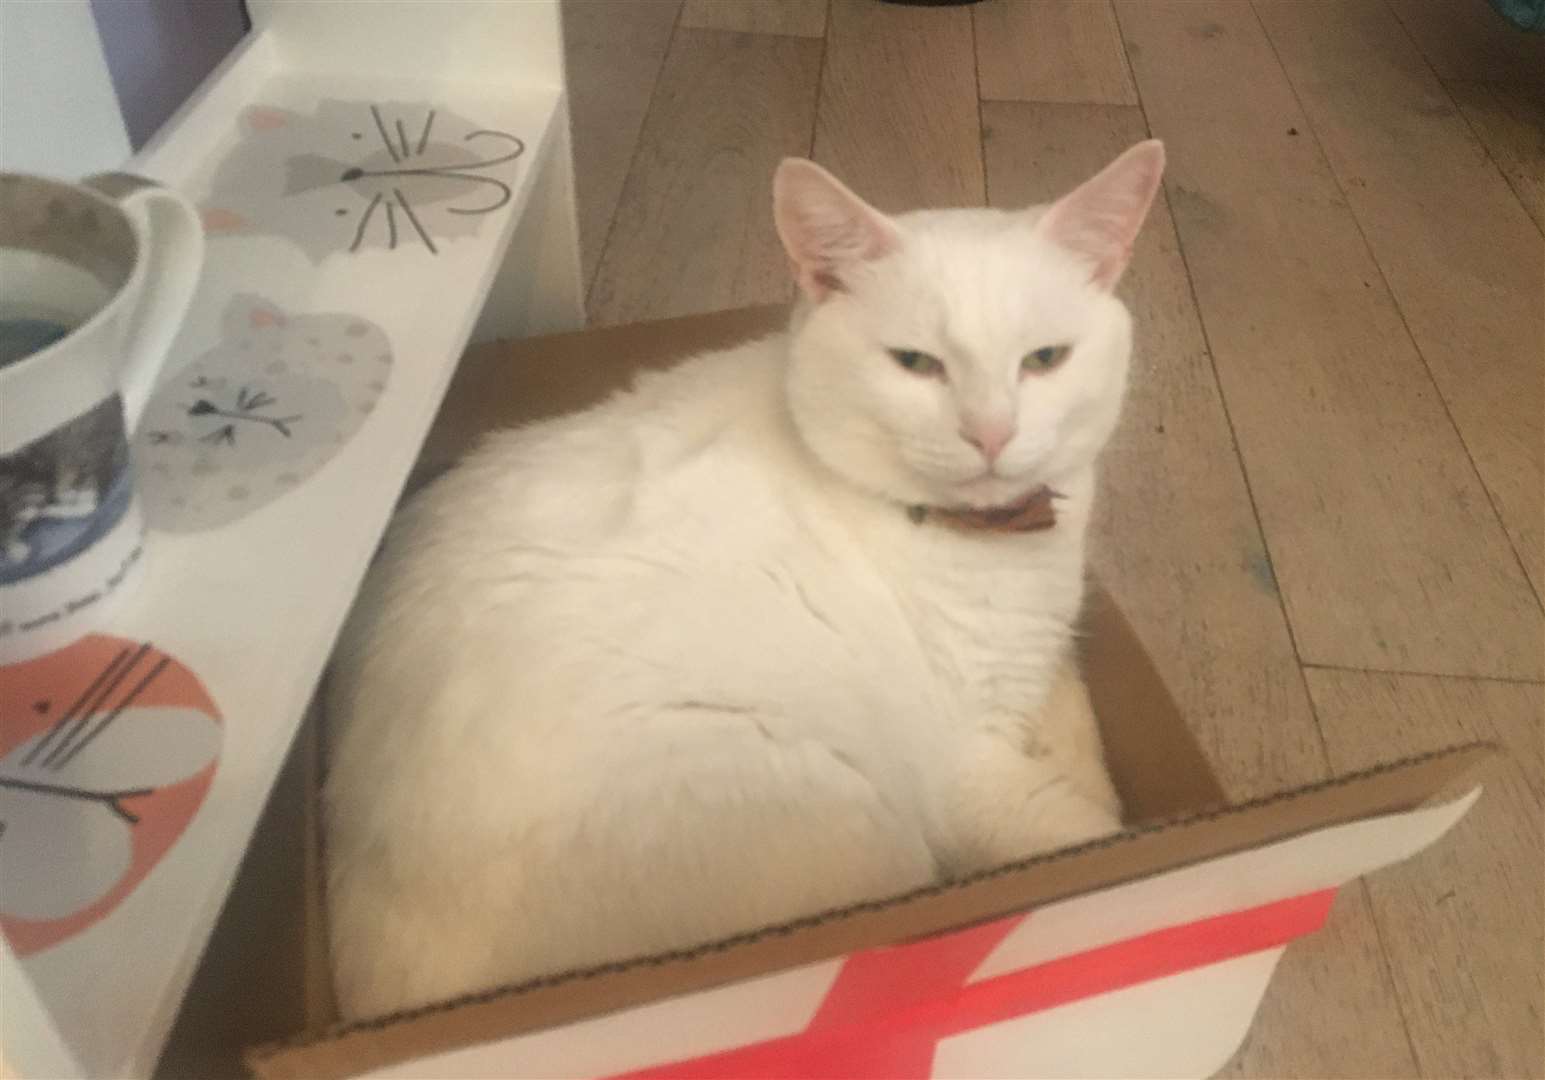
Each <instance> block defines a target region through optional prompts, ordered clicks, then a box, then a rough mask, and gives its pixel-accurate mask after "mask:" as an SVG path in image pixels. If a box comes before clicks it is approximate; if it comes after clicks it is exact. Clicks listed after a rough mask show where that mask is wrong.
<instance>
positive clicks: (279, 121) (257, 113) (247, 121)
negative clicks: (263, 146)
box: [241, 105, 299, 132]
mask: <svg viewBox="0 0 1545 1080" xmlns="http://www.w3.org/2000/svg"><path fill="white" fill-rule="evenodd" d="M297 115H299V114H298V113H293V112H291V111H290V110H289V109H279V108H275V107H274V106H272V105H251V106H248V107H247V108H246V109H243V110H242V114H241V127H242V131H243V132H254V131H277V130H278V129H279V128H282V127H284V126H285V125H286V124H288V123H289V122H290V121H291V120H293V119H294V118H295V117H296V116H297Z"/></svg>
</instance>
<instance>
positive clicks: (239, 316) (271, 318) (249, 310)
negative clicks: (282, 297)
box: [225, 293, 289, 338]
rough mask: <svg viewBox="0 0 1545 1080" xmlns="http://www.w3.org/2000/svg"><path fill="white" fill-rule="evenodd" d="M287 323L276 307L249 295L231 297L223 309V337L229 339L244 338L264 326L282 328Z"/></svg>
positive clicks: (283, 314)
mask: <svg viewBox="0 0 1545 1080" xmlns="http://www.w3.org/2000/svg"><path fill="white" fill-rule="evenodd" d="M288 322H289V317H288V316H286V315H285V313H284V312H283V311H281V310H280V309H279V308H278V307H277V306H276V305H274V304H271V303H269V302H268V301H267V300H264V299H263V298H262V297H261V296H254V295H252V294H251V293H240V294H238V295H236V296H233V297H232V298H231V302H230V303H229V304H227V305H226V308H225V336H226V337H230V338H244V337H246V336H247V335H248V334H250V333H251V332H252V331H254V330H260V329H262V328H263V327H265V326H284V325H285V324H286V323H288Z"/></svg>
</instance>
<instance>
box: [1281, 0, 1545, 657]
mask: <svg viewBox="0 0 1545 1080" xmlns="http://www.w3.org/2000/svg"><path fill="white" fill-rule="evenodd" d="M1256 9H1257V11H1259V12H1260V16H1261V19H1262V21H1263V22H1264V24H1265V26H1266V31H1267V34H1268V36H1269V37H1270V38H1271V40H1272V44H1273V45H1274V46H1275V47H1276V50H1277V55H1278V56H1279V57H1281V59H1282V63H1283V65H1284V67H1285V69H1286V71H1287V74H1288V78H1289V79H1290V80H1291V81H1292V83H1293V86H1294V89H1295V90H1296V91H1297V93H1298V97H1299V100H1300V101H1301V102H1302V103H1303V106H1304V109H1305V111H1306V112H1307V113H1308V114H1309V119H1310V122H1311V123H1312V124H1313V125H1314V132H1315V135H1316V136H1317V137H1318V139H1319V141H1320V143H1321V144H1322V145H1323V146H1324V148H1325V152H1326V155H1327V157H1328V159H1329V161H1330V166H1331V169H1332V171H1333V172H1334V173H1335V174H1336V177H1337V179H1338V181H1339V182H1340V185H1341V189H1342V190H1343V191H1344V192H1345V193H1346V198H1347V201H1348V202H1349V203H1350V204H1351V206H1352V210H1353V212H1354V213H1355V214H1356V216H1357V219H1358V222H1359V224H1360V225H1361V227H1362V230H1363V234H1364V235H1365V236H1366V237H1367V240H1368V245H1369V247H1370V248H1371V250H1372V252H1373V255H1374V258H1375V259H1376V260H1377V262H1378V264H1379V266H1380V268H1381V269H1382V270H1383V272H1384V277H1385V279H1386V280H1387V281H1388V283H1389V287H1390V291H1391V292H1392V293H1393V295H1394V297H1395V301H1396V303H1398V304H1399V305H1400V310H1401V313H1402V314H1403V315H1404V317H1405V321H1406V325H1407V326H1408V327H1409V328H1410V331H1411V336H1412V338H1413V339H1414V340H1415V342H1416V345H1417V348H1418V349H1420V350H1421V354H1422V356H1423V358H1424V359H1425V360H1426V362H1427V367H1428V369H1429V370H1430V371H1431V372H1432V377H1433V379H1434V380H1435V381H1436V383H1437V385H1438V390H1439V392H1440V393H1442V395H1443V398H1444V400H1445V402H1446V403H1447V405H1448V408H1449V411H1450V413H1452V415H1453V418H1454V423H1455V424H1456V425H1457V427H1458V429H1459V434H1460V436H1461V437H1462V438H1463V439H1464V443H1465V447H1466V449H1467V450H1468V451H1469V453H1470V456H1471V458H1472V459H1473V460H1474V462H1475V467H1476V469H1477V471H1478V472H1479V474H1480V477H1481V481H1482V482H1483V483H1484V484H1485V485H1486V489H1487V491H1488V492H1489V493H1490V495H1491V498H1492V501H1493V503H1494V504H1495V505H1496V508H1497V512H1498V513H1499V514H1500V515H1501V518H1502V524H1503V525H1504V527H1505V528H1506V529H1507V532H1508V535H1509V536H1510V537H1511V539H1512V541H1513V548H1514V550H1515V551H1516V552H1517V553H1518V555H1519V557H1520V558H1521V559H1522V560H1523V563H1524V566H1525V569H1526V570H1527V571H1528V573H1529V576H1530V577H1531V578H1532V579H1533V581H1534V585H1535V588H1536V590H1537V595H1542V596H1545V378H1542V375H1545V367H1542V365H1545V304H1542V303H1541V297H1542V296H1545V258H1542V257H1541V256H1542V245H1541V242H1540V234H1539V232H1538V231H1537V230H1536V229H1535V228H1534V226H1533V223H1532V222H1531V221H1530V219H1529V216H1528V214H1527V213H1526V212H1525V211H1524V209H1523V207H1522V206H1521V205H1520V203H1519V201H1518V198H1517V196H1516V195H1514V194H1513V192H1512V189H1511V188H1509V187H1508V185H1507V182H1506V181H1505V180H1504V179H1503V178H1502V176H1501V175H1500V173H1498V171H1497V169H1496V166H1495V165H1494V164H1493V162H1492V161H1491V159H1490V158H1489V157H1488V155H1487V154H1486V152H1485V150H1484V148H1483V147H1482V146H1481V145H1480V144H1479V143H1478V142H1477V141H1476V139H1475V136H1474V134H1473V132H1472V131H1471V130H1470V126H1469V125H1468V124H1467V123H1466V122H1465V120H1464V117H1462V116H1461V115H1459V113H1458V112H1457V111H1456V110H1455V108H1454V107H1453V105H1452V104H1451V102H1450V98H1449V96H1448V91H1447V90H1445V89H1444V87H1443V85H1442V84H1441V83H1439V82H1438V80H1437V77H1436V76H1434V75H1433V74H1432V71H1431V69H1430V68H1429V67H1428V66H1427V63H1426V62H1425V61H1424V60H1423V59H1422V57H1421V54H1420V53H1418V52H1417V50H1416V49H1415V47H1413V46H1412V45H1411V44H1410V42H1409V41H1408V40H1407V39H1406V38H1405V37H1404V36H1403V35H1402V34H1401V33H1400V26H1399V24H1398V23H1397V22H1396V20H1395V18H1394V16H1393V15H1391V14H1390V11H1389V8H1388V7H1387V6H1386V5H1385V4H1384V0H1258V2H1257V3H1256ZM1418 162H1419V163H1420V164H1417V163H1418ZM1499 316H1501V317H1499ZM1530 647H1531V648H1532V649H1533V651H1534V652H1535V653H1536V654H1539V653H1542V652H1545V625H1538V624H1537V625H1536V628H1535V630H1534V637H1533V639H1532V641H1531V642H1530Z"/></svg>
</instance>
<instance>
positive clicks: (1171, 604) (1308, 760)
mask: <svg viewBox="0 0 1545 1080" xmlns="http://www.w3.org/2000/svg"><path fill="white" fill-rule="evenodd" d="M982 119H983V127H984V134H985V139H986V142H985V145H986V156H987V181H988V184H987V186H988V192H989V194H990V196H991V202H992V205H994V206H999V207H1003V208H1010V209H1011V208H1018V207H1021V206H1026V205H1030V204H1032V203H1036V202H1044V201H1047V200H1048V199H1051V198H1053V197H1055V196H1056V195H1057V194H1060V193H1061V192H1063V191H1066V190H1068V189H1069V188H1071V187H1072V186H1073V185H1075V184H1076V183H1078V182H1079V181H1080V180H1082V179H1083V178H1085V177H1087V176H1090V175H1092V174H1093V173H1094V172H1095V171H1096V170H1098V169H1099V168H1100V167H1101V166H1102V165H1103V164H1105V163H1106V162H1107V161H1109V160H1110V159H1112V158H1114V157H1115V156H1116V155H1117V154H1118V153H1120V152H1121V151H1122V150H1123V149H1125V148H1126V147H1127V146H1129V145H1131V144H1132V143H1134V142H1136V141H1138V140H1139V139H1142V138H1143V137H1144V136H1145V134H1146V129H1145V126H1144V122H1143V117H1142V114H1141V112H1140V111H1139V110H1137V109H1135V108H1122V107H1112V106H1079V105H1031V104H1019V103H1008V102H987V103H985V104H984V106H983V116H982ZM1121 293H1122V297H1123V299H1125V300H1126V302H1127V304H1128V306H1129V307H1130V309H1131V311H1132V314H1133V319H1134V322H1135V324H1136V336H1137V348H1136V355H1135V356H1134V364H1133V372H1132V384H1131V390H1130V392H1129V396H1128V398H1127V403H1126V406H1125V409H1124V412H1123V417H1122V422H1121V427H1120V429H1119V431H1118V432H1117V435H1116V437H1115V439H1114V440H1113V442H1112V444H1111V446H1110V448H1109V449H1108V450H1107V451H1106V454H1105V458H1104V461H1103V463H1102V471H1103V490H1102V493H1101V497H1100V507H1099V510H1098V512H1097V516H1096V519H1095V524H1094V527H1093V535H1092V537H1091V547H1092V561H1093V563H1094V565H1095V568H1096V570H1097V572H1098V573H1099V575H1100V577H1101V578H1102V579H1103V580H1104V581H1105V582H1106V584H1107V585H1108V586H1109V587H1110V588H1111V590H1112V592H1113V593H1114V595H1115V596H1116V597H1117V598H1118V599H1119V601H1120V603H1121V605H1122V607H1123V608H1124V609H1125V610H1126V611H1127V613H1128V615H1129V616H1130V617H1131V618H1132V620H1133V624H1134V625H1135V626H1136V627H1137V630H1138V633H1139V634H1140V635H1141V636H1142V638H1143V641H1144V643H1145V644H1146V645H1147V647H1148V649H1149V651H1150V652H1151V653H1152V654H1153V656H1154V658H1155V660H1156V661H1157V662H1158V665H1159V669H1160V671H1161V672H1162V673H1163V675H1164V679H1165V682H1166V683H1168V685H1169V687H1170V689H1171V691H1172V692H1173V693H1174V694H1175V697H1176V700H1177V701H1178V702H1179V703H1180V706H1181V709H1182V710H1183V712H1184V713H1185V715H1186V718H1187V720H1188V721H1189V722H1190V724H1191V726H1192V730H1194V731H1195V732H1196V733H1197V736H1198V737H1199V738H1200V740H1201V741H1202V745H1203V746H1204V747H1205V748H1206V750H1207V753H1208V756H1209V757H1210V758H1211V760H1212V761H1213V763H1214V766H1215V768H1216V769H1217V770H1218V774H1219V778H1220V779H1221V780H1222V781H1223V784H1224V787H1225V789H1226V790H1227V791H1228V792H1229V793H1230V795H1231V796H1233V797H1236V798H1243V797H1249V796H1252V795H1260V794H1264V793H1266V792H1269V791H1273V790H1277V789H1279V788H1282V787H1284V786H1288V785H1292V784H1299V783H1304V782H1306V781H1310V780H1314V779H1317V778H1319V777H1321V776H1323V775H1324V774H1325V762H1324V757H1323V751H1322V749H1321V746H1320V743H1319V739H1318V736H1317V735H1316V733H1315V729H1314V719H1313V715H1312V713H1311V711H1310V708H1309V701H1308V697H1307V695H1306V694H1305V692H1304V686H1303V679H1302V676H1301V675H1300V673H1299V669H1298V664H1297V661H1296V659H1295V658H1294V655H1293V646H1292V642H1291V640H1290V639H1289V637H1288V632H1287V625H1286V622H1285V620H1284V617H1283V614H1282V609H1281V606H1280V602H1279V599H1278V596H1277V593H1276V590H1275V587H1274V585H1273V582H1272V575H1271V569H1270V564H1269V563H1268V561H1267V559H1266V556H1265V552H1264V548H1263V546H1262V544H1261V538H1260V531H1259V529H1258V527H1257V525H1256V521H1255V517H1254V515H1253V513H1252V510H1251V507H1250V497H1249V493H1248V491H1247V489H1246V487H1245V482H1244V476H1243V474H1242V473H1241V471H1240V466H1239V460H1238V457H1237V456H1236V455H1235V453H1234V449H1233V445H1232V438H1231V435H1230V433H1229V427H1228V421H1227V418H1226V417H1225V415H1224V411H1223V404H1222V401H1221V400H1220V397H1219V394H1218V388H1217V383H1216V380H1215V378H1214V376H1213V370H1212V366H1211V362H1210V360H1209V358H1208V355H1207V350H1206V345H1205V342H1204V341H1203V338H1202V331H1201V326H1200V324H1199V322H1198V319H1197V315H1196V309H1195V306H1194V305H1193V303H1192V300H1191V293H1190V285H1189V283H1188V281H1187V278H1186V272H1185V267H1184V264H1183V263H1182V261H1181V258H1180V253H1179V250H1178V247H1177V244H1176V240H1175V230H1174V224H1173V222H1172V221H1171V219H1170V214H1169V210H1168V207H1167V206H1166V205H1165V203H1164V200H1163V199H1162V198H1161V199H1160V200H1159V202H1158V204H1157V205H1156V206H1155V208H1154V211H1153V213H1152V216H1151V217H1150V219H1149V221H1148V224H1147V225H1146V226H1145V229H1144V232H1143V233H1142V235H1141V236H1140V237H1139V239H1138V243H1137V250H1136V252H1135V254H1134V258H1133V263H1132V268H1131V270H1130V271H1128V274H1127V277H1126V279H1125V280H1124V281H1123V283H1122V286H1121ZM1384 980H1385V975H1384V968H1383V964H1382V961H1381V960H1380V953H1379V947H1378V940H1377V934H1376V933H1375V932H1374V930H1373V926H1372V923H1371V921H1370V919H1369V915H1368V910H1367V905H1366V901H1365V900H1364V899H1363V898H1362V896H1361V895H1360V893H1356V892H1355V891H1354V892H1349V894H1348V896H1347V897H1344V898H1343V899H1342V900H1341V901H1339V902H1338V903H1337V905H1336V909H1335V913H1334V915H1333V916H1332V919H1331V922H1330V924H1329V925H1328V926H1327V928H1326V930H1325V931H1324V932H1323V933H1322V934H1320V935H1317V936H1315V937H1314V938H1312V939H1310V940H1308V941H1304V942H1299V943H1296V944H1295V945H1294V946H1293V948H1292V949H1290V950H1289V952H1288V955H1287V956H1286V957H1285V958H1284V960H1283V963H1282V967H1281V969H1280V970H1279V972H1278V974H1277V976H1276V978H1275V979H1274V981H1273V984H1272V990H1271V992H1270V997H1269V999H1268V1002H1267V1004H1266V1005H1265V1006H1264V1012H1263V1014H1262V1016H1261V1018H1260V1019H1259V1020H1258V1021H1257V1023H1256V1025H1255V1027H1254V1029H1253V1031H1252V1035H1251V1038H1250V1041H1249V1043H1248V1044H1247V1046H1246V1047H1245V1048H1244V1049H1243V1050H1242V1051H1241V1053H1240V1054H1239V1055H1238V1056H1237V1057H1236V1059H1235V1061H1234V1063H1233V1065H1232V1066H1231V1068H1232V1069H1233V1075H1236V1076H1241V1077H1276V1078H1280V1077H1287V1076H1303V1077H1311V1076H1313V1077H1318V1076H1327V1075H1332V1074H1334V1075H1345V1076H1353V1075H1357V1076H1369V1077H1373V1076H1384V1077H1392V1076H1397V1075H1414V1064H1411V1062H1410V1055H1409V1051H1408V1050H1407V1049H1406V1043H1405V1035H1404V1032H1403V1029H1402V1026H1401V1019H1400V1015H1399V1012H1398V1010H1396V1009H1395V1007H1394V1005H1393V998H1392V995H1391V993H1390V990H1389V987H1388V985H1387V983H1385V982H1384ZM1402 1054H1404V1058H1402V1057H1401V1055H1402ZM1402 1070H1403V1071H1402Z"/></svg>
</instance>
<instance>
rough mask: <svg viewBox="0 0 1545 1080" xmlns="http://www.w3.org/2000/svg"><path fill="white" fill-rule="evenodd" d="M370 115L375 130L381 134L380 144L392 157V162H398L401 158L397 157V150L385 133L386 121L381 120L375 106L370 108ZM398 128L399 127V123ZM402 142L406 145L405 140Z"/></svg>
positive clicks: (378, 110) (377, 108)
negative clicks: (374, 124)
mask: <svg viewBox="0 0 1545 1080" xmlns="http://www.w3.org/2000/svg"><path fill="white" fill-rule="evenodd" d="M370 115H371V116H372V117H374V118H375V122H376V130H377V131H379V132H380V133H381V142H382V143H384V144H385V146H386V152H387V153H388V154H390V155H392V160H393V161H399V162H400V161H401V160H402V158H401V157H400V156H399V155H398V153H397V148H396V147H395V146H393V145H392V137H391V136H390V135H388V134H387V133H386V121H385V120H382V119H381V109H380V107H379V106H377V105H372V106H370ZM398 126H399V127H400V126H401V123H400V122H399V125H398ZM403 142H404V145H406V142H407V140H406V139H404V140H403Z"/></svg>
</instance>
